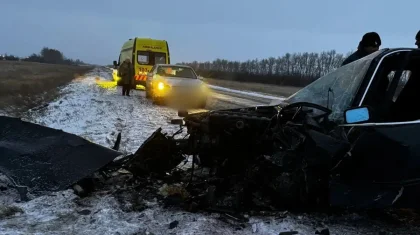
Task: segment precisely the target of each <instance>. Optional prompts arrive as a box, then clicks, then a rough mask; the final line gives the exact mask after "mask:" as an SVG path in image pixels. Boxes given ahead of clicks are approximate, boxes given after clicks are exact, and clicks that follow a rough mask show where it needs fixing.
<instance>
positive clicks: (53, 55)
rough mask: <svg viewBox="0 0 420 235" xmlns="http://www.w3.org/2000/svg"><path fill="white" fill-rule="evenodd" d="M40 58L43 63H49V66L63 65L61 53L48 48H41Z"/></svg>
mask: <svg viewBox="0 0 420 235" xmlns="http://www.w3.org/2000/svg"><path fill="white" fill-rule="evenodd" d="M41 57H42V58H43V60H44V62H45V63H50V64H63V63H64V55H63V53H62V52H61V51H59V50H56V49H51V48H48V47H44V48H42V50H41Z"/></svg>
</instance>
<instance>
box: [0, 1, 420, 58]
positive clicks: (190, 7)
mask: <svg viewBox="0 0 420 235" xmlns="http://www.w3.org/2000/svg"><path fill="white" fill-rule="evenodd" d="M402 2H403V4H401V3H402ZM0 9H1V21H0V32H1V34H0V35H1V36H0V54H3V53H9V54H15V55H18V56H27V55H29V54H31V53H33V52H36V53H38V52H39V51H40V49H41V48H42V47H43V46H47V47H50V48H56V49H59V50H61V51H62V52H63V53H64V55H65V56H67V57H70V58H74V59H76V58H78V59H81V60H83V61H85V62H89V63H95V64H111V63H112V60H115V59H117V58H118V54H119V50H120V48H121V46H122V43H123V42H124V41H125V40H127V39H129V38H132V37H135V36H137V37H151V38H157V39H166V40H168V43H169V47H170V50H171V58H172V62H181V61H193V60H198V61H203V60H213V59H215V58H225V59H230V60H247V59H253V58H265V57H269V56H275V57H276V56H280V55H283V54H284V53H286V52H306V51H307V52H319V51H323V50H331V49H335V50H337V51H338V52H341V53H345V52H348V51H350V50H354V49H355V48H356V47H357V44H358V42H359V41H360V39H361V37H362V35H363V34H364V33H365V32H368V31H376V32H378V33H379V34H380V36H381V38H382V45H383V47H414V36H415V34H416V33H417V31H418V30H420V23H419V22H420V21H419V19H418V14H419V9H420V1H419V0H404V1H391V0H351V1H349V0H347V1H342V0H316V1H314V0H258V1H257V0H208V1H200V0H176V1H169V0H150V1H146V0H120V1H116V0H114V1H110V0H102V1H99V0H95V1H93V0H92V1H90V0H83V1H82V0H71V1H60V0H36V1H30V0H1V1H0Z"/></svg>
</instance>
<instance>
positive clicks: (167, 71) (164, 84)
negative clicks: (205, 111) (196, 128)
mask: <svg viewBox="0 0 420 235" xmlns="http://www.w3.org/2000/svg"><path fill="white" fill-rule="evenodd" d="M207 95H208V88H207V85H206V84H205V83H204V82H203V81H202V80H201V79H200V78H199V77H198V76H197V74H196V72H195V71H194V69H193V68H191V67H190V66H185V65H170V64H158V65H155V66H153V68H152V70H151V71H150V73H149V74H148V75H147V79H146V97H147V98H150V99H152V100H153V101H154V102H162V101H163V102H165V103H166V102H175V103H179V102H182V103H183V104H188V105H194V107H198V108H204V107H205V106H206V102H207Z"/></svg>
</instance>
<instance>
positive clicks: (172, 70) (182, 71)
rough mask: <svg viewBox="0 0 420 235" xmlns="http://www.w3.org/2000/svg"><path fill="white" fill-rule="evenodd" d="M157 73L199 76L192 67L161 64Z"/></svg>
mask: <svg viewBox="0 0 420 235" xmlns="http://www.w3.org/2000/svg"><path fill="white" fill-rule="evenodd" d="M157 74H158V75H160V76H165V77H178V78H191V79H196V78H197V76H196V74H195V72H194V71H193V70H192V69H191V68H188V67H181V66H160V67H159V68H158V70H157Z"/></svg>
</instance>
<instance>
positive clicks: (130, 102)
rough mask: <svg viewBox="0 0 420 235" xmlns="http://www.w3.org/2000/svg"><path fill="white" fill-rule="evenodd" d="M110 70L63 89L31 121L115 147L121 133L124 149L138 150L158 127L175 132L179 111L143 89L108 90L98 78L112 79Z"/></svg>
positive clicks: (92, 75)
mask: <svg viewBox="0 0 420 235" xmlns="http://www.w3.org/2000/svg"><path fill="white" fill-rule="evenodd" d="M110 76H111V75H110V72H109V71H106V70H105V71H104V70H95V71H93V72H91V73H89V74H87V76H86V77H85V78H84V79H81V80H77V81H74V82H72V83H71V84H69V85H68V86H66V87H65V88H64V89H63V93H66V94H65V95H64V96H62V97H61V98H60V99H58V100H56V101H55V102H53V103H50V105H49V106H48V107H47V108H46V109H44V110H42V111H41V112H35V113H33V114H32V115H31V119H32V120H31V121H33V122H35V123H39V124H42V125H45V126H48V127H51V128H55V129H61V130H63V131H65V132H69V133H73V134H76V135H79V136H81V137H84V138H86V139H88V140H90V141H92V142H95V143H97V144H100V145H103V146H108V147H112V146H113V144H114V141H115V140H116V136H117V135H118V132H121V135H122V139H121V148H120V150H121V151H126V152H135V151H136V150H137V148H138V147H140V145H141V144H142V143H143V141H144V140H146V138H148V137H149V136H150V135H151V134H152V133H153V132H154V131H155V130H156V129H157V128H159V127H163V131H164V132H168V133H172V132H175V131H176V130H177V129H178V128H179V127H178V126H176V125H170V124H169V122H170V120H171V119H172V118H176V117H177V111H176V110H173V109H170V108H167V107H160V106H156V105H153V104H152V103H151V101H149V100H147V99H146V98H145V97H144V94H143V92H140V91H135V90H133V91H132V92H131V96H130V97H127V96H122V95H121V88H120V87H113V88H110V89H104V88H101V87H99V86H97V84H96V79H97V78H98V77H99V78H100V79H101V80H109V79H111V78H110Z"/></svg>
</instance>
